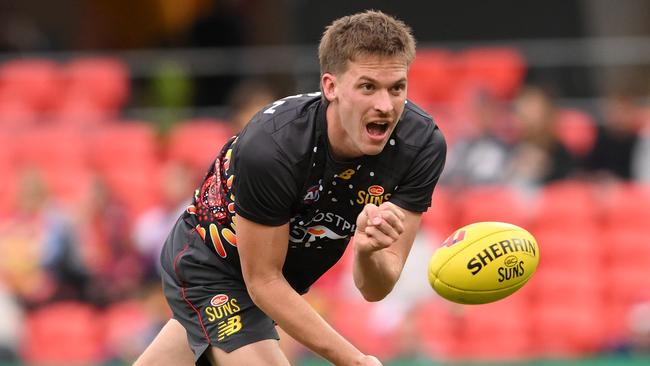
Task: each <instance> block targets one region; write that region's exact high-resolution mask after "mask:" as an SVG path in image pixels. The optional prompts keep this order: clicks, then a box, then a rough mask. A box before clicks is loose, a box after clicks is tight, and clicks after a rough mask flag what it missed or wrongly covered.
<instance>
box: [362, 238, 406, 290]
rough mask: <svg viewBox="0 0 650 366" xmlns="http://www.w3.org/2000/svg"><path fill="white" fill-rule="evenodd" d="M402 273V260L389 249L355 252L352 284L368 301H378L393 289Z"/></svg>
mask: <svg viewBox="0 0 650 366" xmlns="http://www.w3.org/2000/svg"><path fill="white" fill-rule="evenodd" d="M401 271H402V260H401V259H400V258H399V256H398V255H397V254H396V253H394V252H393V251H391V250H389V249H383V250H379V251H373V252H363V251H360V250H355V256H354V263H353V267H352V276H353V278H354V284H355V286H356V287H357V288H358V289H359V291H360V292H361V294H362V295H363V297H364V298H365V299H366V300H368V301H379V300H381V299H383V298H384V297H386V295H388V293H390V291H391V290H392V289H393V287H394V286H395V283H396V282H397V280H398V279H399V276H400V273H401Z"/></svg>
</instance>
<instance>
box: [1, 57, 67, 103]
mask: <svg viewBox="0 0 650 366" xmlns="http://www.w3.org/2000/svg"><path fill="white" fill-rule="evenodd" d="M62 81H63V79H62V74H61V70H60V67H59V65H58V64H57V63H56V62H54V61H51V60H45V59H17V60H13V61H8V62H5V63H4V64H2V65H0V100H6V99H7V98H11V99H14V98H17V99H19V100H21V101H23V102H25V103H26V104H27V105H28V106H29V107H30V108H32V109H34V110H37V111H47V110H50V109H52V108H54V107H55V106H56V105H57V104H58V103H59V100H60V95H61V87H62Z"/></svg>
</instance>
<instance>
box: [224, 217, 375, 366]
mask: <svg viewBox="0 0 650 366" xmlns="http://www.w3.org/2000/svg"><path fill="white" fill-rule="evenodd" d="M288 236H289V225H288V224H285V225H282V226H277V227H273V226H265V225H260V224H257V223H255V222H252V221H250V220H247V219H245V218H243V217H241V216H238V217H237V247H238V250H239V256H240V260H241V264H242V272H243V275H244V281H245V282H246V287H247V289H248V292H249V294H250V295H251V298H252V299H253V302H255V304H256V305H257V306H258V307H259V308H260V309H262V311H264V312H265V313H266V314H267V315H268V316H270V317H271V318H272V319H273V320H275V321H276V323H278V325H279V326H280V327H281V328H282V329H284V330H285V331H286V332H287V333H288V334H289V335H291V336H292V337H293V338H295V339H296V340H297V341H299V342H300V343H302V344H303V345H305V346H306V347H308V348H309V349H311V350H312V351H314V352H316V353H317V354H319V355H320V356H322V357H324V358H325V359H327V360H328V361H330V362H332V363H334V364H335V365H381V364H380V363H379V361H377V360H376V359H375V358H374V357H371V356H366V355H364V354H363V353H361V352H360V351H359V350H358V349H357V348H355V347H354V346H353V345H352V344H351V343H350V342H348V341H347V340H346V339H345V338H343V337H342V336H341V335H340V334H338V333H337V332H336V331H335V330H334V329H333V328H332V327H331V326H330V325H329V324H327V322H325V320H323V318H321V317H320V315H318V313H316V311H315V310H314V309H313V308H312V307H311V306H310V305H309V304H308V303H307V301H305V299H303V298H302V296H300V295H299V294H298V293H297V292H296V291H295V290H294V289H293V288H292V287H291V286H290V285H289V283H288V282H287V281H286V279H285V278H284V276H283V274H282V266H283V265H284V260H285V257H286V254H287V247H288Z"/></svg>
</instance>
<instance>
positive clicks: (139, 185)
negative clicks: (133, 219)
mask: <svg viewBox="0 0 650 366" xmlns="http://www.w3.org/2000/svg"><path fill="white" fill-rule="evenodd" d="M89 141H90V148H89V151H90V156H89V158H90V160H91V164H92V166H93V167H94V168H95V169H97V170H98V172H99V173H100V175H101V176H102V177H103V178H104V179H105V180H106V183H107V184H108V186H109V188H110V189H111V191H112V192H114V193H115V195H116V196H117V198H118V199H119V200H121V201H123V203H125V204H126V205H127V206H128V207H129V208H131V209H132V211H133V213H134V214H136V213H138V212H142V210H144V209H146V208H147V207H149V206H151V205H153V204H154V203H155V202H156V199H157V197H159V196H158V194H159V186H160V184H159V169H160V158H159V153H158V152H159V151H158V142H157V139H156V135H155V133H154V130H153V128H152V127H151V125H149V124H146V123H143V122H137V121H121V122H117V123H113V124H107V125H105V126H102V127H100V128H98V129H97V130H94V131H92V133H90V134H89Z"/></svg>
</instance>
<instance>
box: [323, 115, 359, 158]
mask: <svg viewBox="0 0 650 366" xmlns="http://www.w3.org/2000/svg"><path fill="white" fill-rule="evenodd" d="M325 116H326V119H327V120H326V125H327V145H328V146H329V151H330V154H331V156H332V157H333V158H334V160H336V161H340V162H344V161H348V160H353V159H356V158H359V157H361V156H363V153H361V152H360V151H358V150H357V149H354V148H351V147H350V146H351V145H352V144H351V141H350V138H349V136H348V135H347V134H346V132H345V130H344V129H343V128H342V126H341V119H340V118H339V116H338V114H337V113H336V109H335V108H334V107H333V105H332V104H331V103H330V104H329V105H328V106H327V110H326V112H325Z"/></svg>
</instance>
